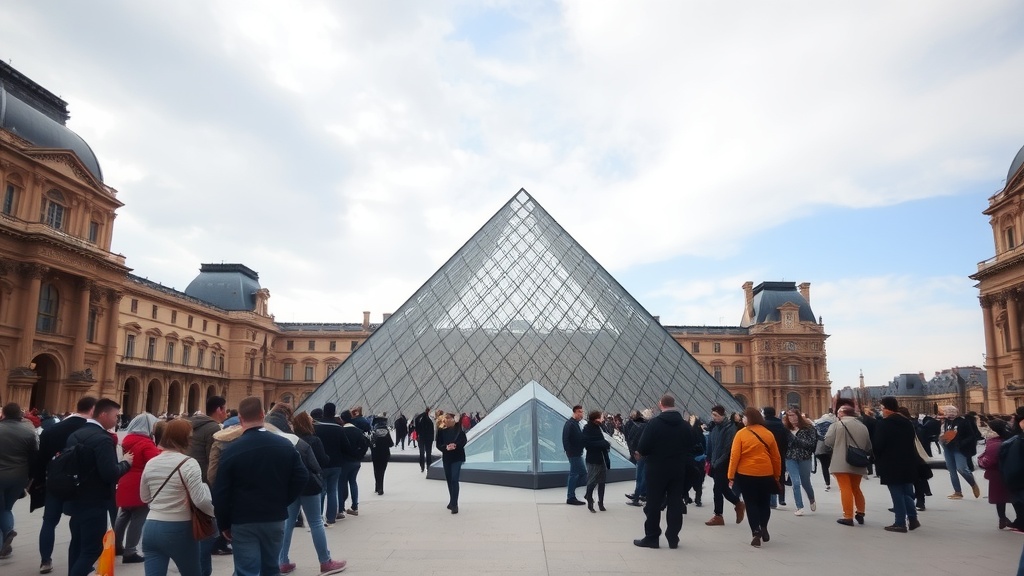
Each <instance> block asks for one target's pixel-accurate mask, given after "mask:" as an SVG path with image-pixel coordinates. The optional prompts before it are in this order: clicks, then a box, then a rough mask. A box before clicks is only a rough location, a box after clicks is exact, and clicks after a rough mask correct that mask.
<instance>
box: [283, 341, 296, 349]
mask: <svg viewBox="0 0 1024 576" xmlns="http://www.w3.org/2000/svg"><path fill="white" fill-rule="evenodd" d="M284 348H285V350H295V340H288V341H287V342H285V344H284Z"/></svg>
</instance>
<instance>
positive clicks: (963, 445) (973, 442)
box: [940, 416, 981, 456]
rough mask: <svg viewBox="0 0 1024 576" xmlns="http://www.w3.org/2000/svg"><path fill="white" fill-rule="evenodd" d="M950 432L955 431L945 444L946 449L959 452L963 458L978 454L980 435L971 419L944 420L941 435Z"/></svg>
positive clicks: (959, 417)
mask: <svg viewBox="0 0 1024 576" xmlns="http://www.w3.org/2000/svg"><path fill="white" fill-rule="evenodd" d="M950 430H956V436H954V437H953V440H951V441H950V442H949V443H948V444H946V447H947V448H949V449H951V450H959V451H960V453H961V454H964V455H965V456H974V455H975V454H977V453H978V441H979V440H981V433H980V432H978V427H977V426H976V425H975V424H974V419H973V418H965V417H963V416H957V417H956V418H954V419H952V420H944V421H943V422H942V434H945V433H946V432H948V431H950ZM940 437H941V436H940Z"/></svg>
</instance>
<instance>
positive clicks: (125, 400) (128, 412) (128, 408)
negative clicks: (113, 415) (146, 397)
mask: <svg viewBox="0 0 1024 576" xmlns="http://www.w3.org/2000/svg"><path fill="white" fill-rule="evenodd" d="M140 388H141V387H140V386H139V381H138V380H136V379H135V377H134V376H132V377H130V378H128V379H127V380H125V381H124V387H123V388H122V390H121V413H122V414H124V415H125V417H127V418H128V419H129V420H130V419H131V418H133V417H135V416H138V414H139V410H140V407H141V406H142V402H141V396H142V390H141V389H140Z"/></svg>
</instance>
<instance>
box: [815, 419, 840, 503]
mask: <svg viewBox="0 0 1024 576" xmlns="http://www.w3.org/2000/svg"><path fill="white" fill-rule="evenodd" d="M835 421H836V417H835V415H834V414H832V410H831V409H830V410H829V411H828V412H826V413H824V414H822V415H821V418H818V419H817V420H815V421H814V429H815V430H816V431H817V433H818V445H817V447H815V449H814V457H815V458H816V459H817V460H818V464H820V466H818V468H820V469H821V476H822V478H824V479H825V492H828V491H829V490H831V489H832V475H831V473H830V472H829V467H830V466H831V465H832V449H831V448H829V447H828V445H826V444H825V435H826V434H828V429H829V427H830V426H832V424H833V423H834V422H835Z"/></svg>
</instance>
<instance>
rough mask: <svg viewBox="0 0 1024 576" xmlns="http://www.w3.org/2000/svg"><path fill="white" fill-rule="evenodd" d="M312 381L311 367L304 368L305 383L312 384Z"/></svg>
mask: <svg viewBox="0 0 1024 576" xmlns="http://www.w3.org/2000/svg"><path fill="white" fill-rule="evenodd" d="M312 381H313V367H312V366H309V365H307V366H306V382H312Z"/></svg>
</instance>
